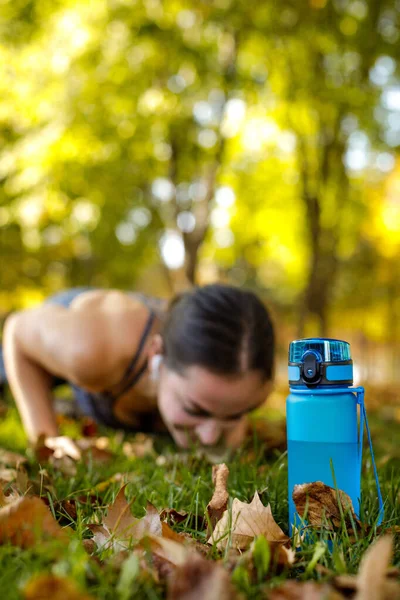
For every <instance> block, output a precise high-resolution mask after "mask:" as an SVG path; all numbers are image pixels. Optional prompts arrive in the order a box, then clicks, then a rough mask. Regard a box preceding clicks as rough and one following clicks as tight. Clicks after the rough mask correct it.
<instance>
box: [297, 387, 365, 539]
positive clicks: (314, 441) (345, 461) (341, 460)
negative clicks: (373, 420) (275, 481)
mask: <svg viewBox="0 0 400 600" xmlns="http://www.w3.org/2000/svg"><path fill="white" fill-rule="evenodd" d="M286 417H287V440H288V470H289V527H290V529H291V526H292V525H293V524H294V523H296V522H298V521H297V519H296V509H295V506H294V503H293V499H292V492H293V487H294V486H295V485H297V484H302V483H311V482H313V481H322V482H323V483H325V484H326V485H329V486H331V487H334V480H333V474H332V467H331V460H332V463H333V468H334V474H335V479H336V484H337V486H338V488H339V489H341V490H343V491H344V492H346V493H347V494H348V495H349V496H350V498H351V500H352V502H353V506H354V510H355V512H356V513H357V514H358V513H359V501H360V487H361V474H360V459H361V457H360V449H359V443H358V419H357V398H356V396H355V395H354V394H353V393H351V392H350V391H349V390H348V389H347V388H342V389H341V390H340V389H337V390H336V391H335V393H326V394H324V393H318V394H313V393H310V392H309V391H306V392H305V393H299V392H296V393H291V394H290V395H289V396H288V398H287V400H286Z"/></svg>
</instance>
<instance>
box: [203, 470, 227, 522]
mask: <svg viewBox="0 0 400 600" xmlns="http://www.w3.org/2000/svg"><path fill="white" fill-rule="evenodd" d="M228 476H229V469H228V467H227V466H226V465H225V464H224V463H222V464H220V465H214V466H213V468H212V480H213V483H214V486H215V489H214V493H213V496H212V498H211V500H210V502H209V503H208V505H207V508H206V511H207V514H208V516H209V519H210V531H209V533H211V532H212V531H213V529H214V527H215V525H216V524H217V523H218V521H219V520H220V519H221V517H222V515H223V514H224V512H225V511H226V509H227V506H228V500H229V494H228V490H227V489H226V488H227V482H228Z"/></svg>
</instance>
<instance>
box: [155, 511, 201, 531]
mask: <svg viewBox="0 0 400 600" xmlns="http://www.w3.org/2000/svg"><path fill="white" fill-rule="evenodd" d="M160 519H161V521H167V522H168V523H169V524H171V523H172V525H177V524H179V523H183V521H187V525H188V527H190V528H191V529H195V530H196V531H203V530H204V529H205V527H206V525H207V520H206V519H205V518H204V517H202V516H201V515H196V514H194V513H188V512H186V511H178V510H175V508H163V510H162V511H161V512H160Z"/></svg>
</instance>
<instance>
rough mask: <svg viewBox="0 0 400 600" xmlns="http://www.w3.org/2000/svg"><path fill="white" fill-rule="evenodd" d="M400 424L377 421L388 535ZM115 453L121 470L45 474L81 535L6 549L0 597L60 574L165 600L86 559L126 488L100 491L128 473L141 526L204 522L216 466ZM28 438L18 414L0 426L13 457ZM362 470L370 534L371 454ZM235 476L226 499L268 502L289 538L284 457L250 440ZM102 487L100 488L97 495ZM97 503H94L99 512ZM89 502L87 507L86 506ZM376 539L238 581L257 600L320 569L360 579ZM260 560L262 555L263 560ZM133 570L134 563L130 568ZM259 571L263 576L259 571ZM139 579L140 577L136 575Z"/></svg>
mask: <svg viewBox="0 0 400 600" xmlns="http://www.w3.org/2000/svg"><path fill="white" fill-rule="evenodd" d="M399 428H400V425H399V424H397V423H388V422H384V421H382V420H380V419H379V418H374V419H373V428H372V429H373V440H374V445H375V448H376V454H377V459H378V463H379V462H381V463H382V466H381V467H380V471H379V474H380V480H381V484H382V492H383V496H384V498H386V499H387V505H386V511H385V523H386V524H387V525H388V526H391V525H398V524H399V523H400V510H399V494H400V470H399V464H400V456H399V450H398V447H397V444H396V439H398V429H399ZM111 438H112V439H111V444H112V447H113V448H114V449H115V452H116V458H115V460H114V461H113V462H112V463H111V464H108V465H106V466H104V465H101V466H99V465H95V464H91V463H89V464H88V465H87V466H85V465H83V464H80V465H79V467H78V470H77V473H76V475H75V476H72V477H66V476H65V475H63V474H62V473H60V472H59V471H57V470H55V469H54V468H52V467H48V466H46V470H47V472H48V476H49V479H50V481H51V482H52V486H53V487H52V489H51V490H50V491H46V489H44V488H43V490H42V491H43V494H45V495H47V497H48V499H49V501H50V503H51V507H52V509H53V510H54V513H55V515H56V517H57V519H58V520H59V521H60V523H61V524H62V525H65V526H70V527H72V528H73V529H74V530H75V532H76V534H75V536H74V540H73V541H72V542H71V543H70V545H69V547H68V548H67V549H61V548H60V547H59V546H57V545H56V544H54V545H53V544H43V545H40V546H38V547H37V548H34V549H29V550H21V549H18V548H16V547H12V546H9V545H6V546H4V545H3V546H0V589H1V590H7V599H8V600H14V599H15V600H17V599H21V598H22V597H23V596H22V592H21V590H22V589H23V587H24V585H25V584H26V582H27V581H28V580H29V579H30V578H31V577H32V576H33V575H34V574H36V573H43V572H47V573H54V574H57V575H66V576H68V577H70V578H72V579H74V580H75V581H76V582H77V584H78V585H79V586H80V587H81V588H82V589H84V590H87V591H88V592H89V593H91V594H92V595H93V596H94V597H96V598H99V599H104V600H111V599H115V598H121V600H126V599H129V598H149V599H156V598H164V597H165V588H164V587H163V586H162V585H161V584H156V583H154V582H153V581H152V580H151V579H149V578H148V577H147V578H146V577H145V576H143V574H141V573H140V572H139V574H138V575H137V576H135V577H134V579H133V581H131V582H130V583H129V592H127V587H126V584H125V583H124V581H125V579H124V577H125V578H126V577H127V574H128V579H129V573H130V571H132V569H131V568H130V564H129V563H127V566H126V567H125V569H124V568H122V570H121V564H117V562H116V560H115V558H114V559H113V558H112V557H111V556H110V552H109V551H103V552H100V553H99V554H98V556H97V557H98V558H99V559H101V561H96V560H94V559H93V558H91V557H89V556H88V554H87V553H86V552H85V551H84V550H83V548H82V545H81V540H82V539H84V538H88V537H90V536H91V533H90V530H89V529H88V524H89V523H91V522H93V521H94V519H95V518H96V515H99V513H100V512H101V510H102V508H104V507H106V506H107V505H109V504H110V503H111V502H112V501H113V500H114V498H115V495H116V493H117V491H118V489H119V487H120V483H118V482H114V481H111V482H109V483H108V485H107V484H105V485H104V486H99V484H101V483H102V482H107V481H108V480H110V479H111V478H112V477H113V475H115V474H116V473H123V474H125V476H126V479H127V480H128V482H129V483H128V485H127V491H126V494H127V498H128V499H133V505H132V510H133V513H134V514H135V515H136V516H138V517H140V516H143V514H144V507H145V505H146V502H147V501H150V502H152V503H153V504H154V505H155V506H156V507H157V508H158V509H159V510H161V509H163V508H175V509H177V510H185V511H187V512H189V513H191V514H194V515H201V516H202V515H203V514H204V510H205V507H206V505H207V503H208V502H209V500H210V498H211V495H212V491H213V486H212V482H211V468H212V467H211V465H210V464H209V463H208V462H207V461H205V460H204V458H199V457H196V455H195V453H193V452H192V453H178V452H177V450H176V448H175V447H174V446H173V445H172V444H171V443H170V442H168V441H167V440H165V439H159V440H158V441H157V443H156V448H157V451H158V452H159V454H160V455H162V456H164V457H165V461H164V462H165V464H161V463H160V460H158V461H157V459H156V457H151V456H147V457H145V458H142V459H136V458H133V459H127V458H126V457H125V456H124V455H123V453H122V451H121V445H120V444H118V443H117V439H116V437H115V434H114V433H111ZM24 445H25V438H24V436H23V434H22V432H21V428H20V425H19V422H18V419H17V417H16V414H15V412H14V411H13V410H11V411H9V414H8V416H7V417H6V418H5V419H4V420H3V421H2V422H1V423H0V446H1V447H3V448H9V449H12V450H19V451H23V450H24ZM364 463H365V466H364V474H363V502H362V514H361V516H362V518H363V519H364V520H365V521H367V522H368V523H371V524H373V523H374V522H375V521H376V518H377V504H376V494H375V487H374V486H375V483H374V478H373V473H372V469H371V465H370V458H369V453H368V450H367V449H366V450H365V461H364ZM228 466H229V469H230V476H229V485H228V488H229V493H230V498H231V499H233V498H239V499H240V500H243V501H250V500H251V498H252V497H253V494H254V492H255V491H256V490H258V491H259V493H260V497H261V499H262V502H263V503H264V504H265V505H266V504H267V503H268V502H269V503H270V504H271V508H272V513H273V515H274V517H275V520H276V521H277V523H278V524H279V525H280V526H281V527H282V529H283V530H284V531H285V532H286V531H287V511H288V503H287V487H286V486H287V482H286V477H287V458H286V453H279V452H277V451H270V452H269V453H266V452H265V448H264V447H263V446H262V444H260V443H259V442H258V441H257V439H254V440H253V441H252V442H251V443H250V444H249V445H248V447H247V448H246V449H243V450H241V451H240V452H238V453H237V454H236V455H235V456H234V458H233V459H232V460H231V461H230V462H229V463H228ZM28 469H29V474H30V477H31V478H33V479H35V478H36V479H37V478H38V477H39V476H38V465H37V463H36V462H35V461H33V460H32V462H30V464H29V465H28ZM96 486H98V487H97V488H96ZM78 496H79V497H80V498H81V499H80V501H79V502H78V503H77V517H76V519H72V518H71V517H70V516H68V514H67V513H66V512H65V511H64V510H63V509H62V508H60V506H61V502H62V501H63V500H67V499H76V498H77V497H78ZM93 496H95V497H96V502H95V503H94V504H93V502H92V500H93ZM85 498H87V500H85ZM175 529H176V530H177V531H185V532H187V533H190V534H191V535H192V536H193V537H194V538H196V539H198V540H199V541H202V542H204V541H205V533H204V531H201V530H196V528H195V521H194V520H193V519H192V520H190V521H189V520H187V521H186V522H183V523H181V524H180V525H178V526H176V527H175ZM374 535H375V533H374V530H373V529H372V530H371V532H370V533H369V534H368V535H365V536H364V537H362V536H361V537H360V536H359V538H358V540H356V541H354V540H350V539H349V538H348V536H347V534H346V532H345V531H344V530H343V531H342V532H341V533H339V534H338V535H337V536H336V537H335V540H334V543H333V550H332V551H329V550H328V548H327V546H326V545H325V544H321V542H320V540H319V538H320V535H319V534H318V532H316V534H315V535H314V536H313V537H312V538H311V536H310V539H308V540H307V542H306V543H305V545H304V546H303V549H302V551H301V552H299V553H298V562H297V563H296V566H295V568H292V569H291V570H290V571H283V572H281V573H276V572H274V570H273V569H272V568H268V567H267V568H265V564H264V567H263V566H262V562H263V561H262V560H261V559H260V560H258V563H257V561H255V562H256V576H254V573H253V575H250V574H249V573H248V571H247V570H246V567H245V566H240V567H238V568H236V570H234V571H233V575H232V577H233V581H234V583H235V585H236V587H238V589H239V590H240V591H241V592H242V593H243V594H244V596H245V597H247V598H258V597H260V595H261V593H266V592H267V590H268V589H271V588H272V587H274V586H276V585H278V584H279V583H280V582H282V581H284V580H285V579H287V578H298V579H304V580H305V579H324V577H325V578H326V577H327V576H326V575H321V572H322V570H321V569H318V568H317V565H318V564H321V565H323V566H324V567H326V568H327V569H330V570H331V571H333V572H335V573H355V572H356V571H357V569H358V566H359V563H360V559H361V557H362V555H363V553H364V552H365V550H366V548H367V547H368V546H369V545H370V543H371V541H372V540H373V538H374ZM395 550H396V551H395V557H394V564H398V562H399V560H400V546H399V544H398V543H396V549H395ZM259 552H260V556H261V557H262V553H263V550H262V548H261V549H260V550H259ZM210 554H211V556H213V557H214V558H218V559H220V560H222V562H223V563H225V564H226V566H227V567H228V563H229V560H230V559H229V553H225V555H220V554H218V553H217V552H216V551H215V550H211V551H210ZM131 560H132V559H131ZM257 565H258V566H257ZM132 573H134V570H133V571H132Z"/></svg>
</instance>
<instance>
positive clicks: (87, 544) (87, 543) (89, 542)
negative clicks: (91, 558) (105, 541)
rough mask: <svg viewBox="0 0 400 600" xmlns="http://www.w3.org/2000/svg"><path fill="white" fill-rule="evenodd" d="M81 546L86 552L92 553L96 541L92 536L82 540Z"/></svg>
mask: <svg viewBox="0 0 400 600" xmlns="http://www.w3.org/2000/svg"><path fill="white" fill-rule="evenodd" d="M82 546H83V547H84V548H85V552H87V553H88V554H93V552H94V551H95V550H96V543H95V541H94V539H93V538H90V539H85V540H82Z"/></svg>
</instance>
